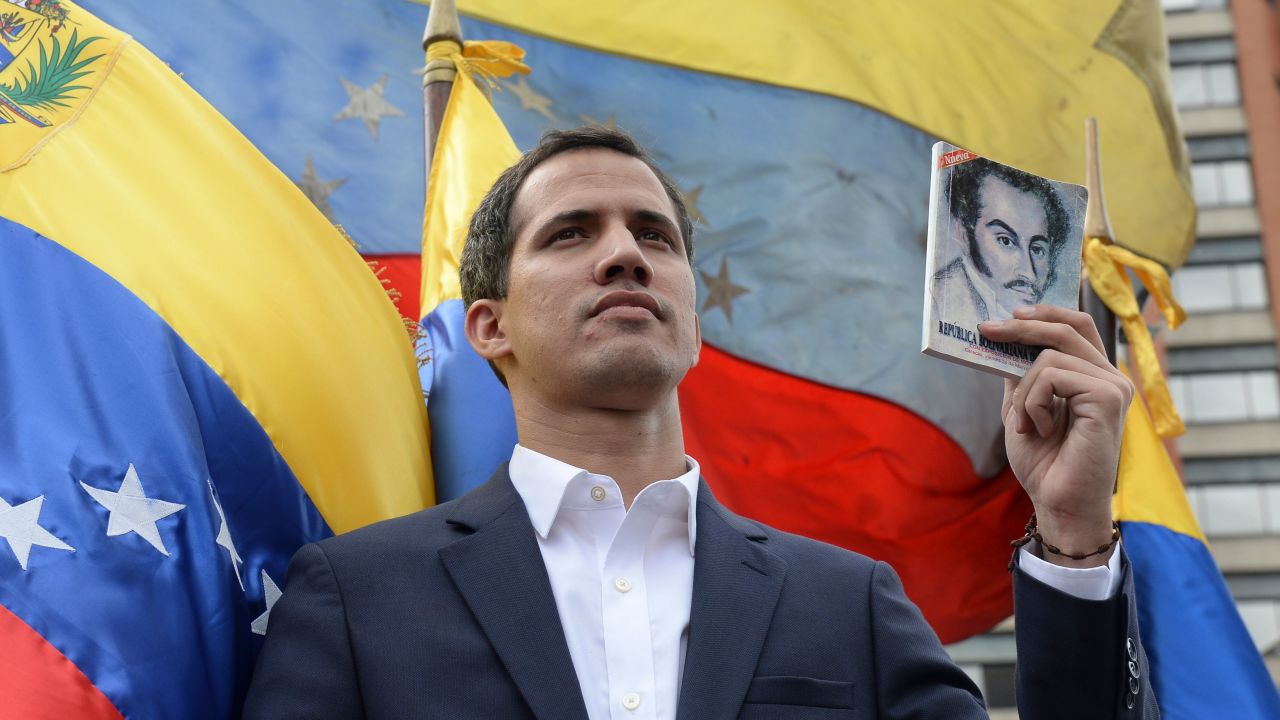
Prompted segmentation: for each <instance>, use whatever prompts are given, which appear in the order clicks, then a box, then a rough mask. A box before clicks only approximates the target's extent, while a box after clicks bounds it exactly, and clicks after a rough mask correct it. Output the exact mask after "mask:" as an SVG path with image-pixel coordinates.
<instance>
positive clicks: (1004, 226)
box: [987, 220, 1018, 238]
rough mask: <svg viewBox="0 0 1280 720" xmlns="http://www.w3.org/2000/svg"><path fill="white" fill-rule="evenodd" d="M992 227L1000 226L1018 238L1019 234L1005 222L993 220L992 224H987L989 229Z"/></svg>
mask: <svg viewBox="0 0 1280 720" xmlns="http://www.w3.org/2000/svg"><path fill="white" fill-rule="evenodd" d="M992 225H999V226H1000V227H1002V228H1004V231H1005V232H1007V233H1009V234H1010V235H1012V236H1014V237H1015V238H1016V237H1018V233H1017V232H1016V231H1015V230H1014V229H1013V228H1011V227H1009V226H1008V225H1006V224H1005V222H1004V221H1003V220H992V221H991V222H989V223H987V227H991V226H992Z"/></svg>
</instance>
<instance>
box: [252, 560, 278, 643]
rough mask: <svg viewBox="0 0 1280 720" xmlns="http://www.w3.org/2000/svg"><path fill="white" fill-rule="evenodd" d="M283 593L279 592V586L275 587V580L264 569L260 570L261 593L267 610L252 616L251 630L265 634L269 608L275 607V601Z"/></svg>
mask: <svg viewBox="0 0 1280 720" xmlns="http://www.w3.org/2000/svg"><path fill="white" fill-rule="evenodd" d="M283 594H284V593H282V592H280V588H278V587H276V584H275V582H273V581H272V580H271V576H270V575H268V574H267V571H266V570H263V571H262V595H263V597H264V599H266V601H267V611H266V612H264V613H262V614H261V615H259V616H258V617H256V618H254V620H253V625H252V630H253V631H254V632H255V633H257V634H259V635H266V634H267V623H268V622H269V621H270V620H271V608H273V607H275V604H276V601H277V600H279V599H280V596H281V595H283Z"/></svg>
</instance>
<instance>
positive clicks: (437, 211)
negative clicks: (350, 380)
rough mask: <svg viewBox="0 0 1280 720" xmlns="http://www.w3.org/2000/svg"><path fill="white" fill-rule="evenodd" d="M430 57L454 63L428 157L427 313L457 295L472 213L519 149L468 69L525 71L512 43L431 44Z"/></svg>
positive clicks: (494, 73)
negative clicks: (453, 76)
mask: <svg viewBox="0 0 1280 720" xmlns="http://www.w3.org/2000/svg"><path fill="white" fill-rule="evenodd" d="M430 50H431V51H430V52H429V53H428V55H427V59H428V61H430V60H434V59H437V58H439V57H451V58H453V59H454V64H455V65H456V67H457V68H458V75H457V78H456V79H455V80H454V82H453V89H452V90H450V92H449V105H448V107H447V108H446V109H445V113H444V121H443V122H442V123H441V125H440V135H439V137H438V138H437V139H436V149H435V154H434V156H433V157H432V159H431V174H430V177H429V178H428V179H427V206H426V212H425V214H424V216H423V219H422V304H421V305H420V307H421V311H420V312H421V313H422V314H423V315H426V314H427V313H430V312H431V311H432V310H434V309H435V308H436V306H437V305H439V304H440V303H441V302H442V301H444V300H456V299H458V298H460V297H462V291H461V288H460V287H459V284H458V263H459V261H460V260H461V258H462V245H463V242H464V241H466V239H467V228H468V226H469V224H470V222H471V214H472V213H473V212H474V211H475V209H476V205H478V204H479V203H480V199H481V198H482V197H484V194H485V193H486V192H488V190H489V188H490V187H491V186H492V185H493V182H494V180H496V179H497V178H498V175H500V174H502V171H503V170H506V169H507V168H508V167H510V166H511V165H512V164H514V163H515V162H516V160H518V159H520V151H519V150H518V149H517V148H516V144H515V143H514V142H513V141H512V140H511V135H510V134H508V133H507V129H506V127H504V126H503V124H502V120H501V119H500V118H499V117H498V114H497V113H496V112H494V110H493V106H492V105H490V104H489V100H488V98H486V97H485V96H484V93H483V92H481V91H480V88H479V87H478V86H477V85H476V82H475V79H474V77H473V74H478V75H480V76H481V77H483V78H492V77H508V76H510V75H511V74H513V73H522V74H528V72H529V68H528V67H526V66H525V65H524V64H523V63H522V62H520V59H521V58H522V57H523V56H524V51H523V50H520V48H518V47H516V46H515V45H512V44H510V43H502V42H467V43H464V45H463V48H461V52H459V48H458V46H457V44H456V43H434V44H433V45H432V46H431V49H430Z"/></svg>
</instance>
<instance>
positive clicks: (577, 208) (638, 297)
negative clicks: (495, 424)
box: [494, 148, 701, 410]
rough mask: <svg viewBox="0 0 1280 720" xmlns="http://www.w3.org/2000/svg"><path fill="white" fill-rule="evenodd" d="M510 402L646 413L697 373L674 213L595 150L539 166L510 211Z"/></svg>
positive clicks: (644, 183) (633, 171)
mask: <svg viewBox="0 0 1280 720" xmlns="http://www.w3.org/2000/svg"><path fill="white" fill-rule="evenodd" d="M511 219H512V226H513V228H514V229H515V245H514V247H513V248H512V253H511V266H510V274H509V283H508V288H507V297H506V299H505V300H502V301H500V302H496V303H495V304H494V305H495V308H496V311H495V312H496V313H497V315H498V326H499V328H500V330H501V333H502V335H503V337H504V338H505V339H506V341H507V342H508V345H507V352H508V354H507V355H506V356H505V357H503V358H501V359H499V360H498V362H499V367H500V368H502V370H503V372H504V374H505V375H506V377H507V381H508V383H509V385H510V386H511V390H512V393H513V395H515V394H517V393H520V392H526V393H529V392H531V393H533V396H532V397H535V398H537V399H538V400H539V401H542V402H548V403H562V402H567V403H570V404H574V403H578V404H585V405H590V406H592V407H608V408H612V409H628V410H634V409H640V408H643V407H646V406H652V405H653V404H654V403H656V402H657V401H659V400H660V399H662V398H663V397H665V396H667V395H668V394H669V393H670V391H672V390H674V388H675V386H676V385H677V384H679V382H680V380H681V379H682V378H683V377H684V375H685V373H686V372H687V371H688V370H689V368H690V367H692V366H693V365H694V364H695V363H696V362H697V357H698V350H699V348H700V346H701V338H700V335H699V330H698V320H697V316H696V314H695V312H694V300H695V298H694V287H695V286H694V280H693V269H692V268H691V267H690V265H689V261H688V258H687V255H686V253H685V246H684V241H683V239H682V238H681V236H680V230H679V226H678V225H677V223H676V214H675V208H674V206H673V205H672V203H671V199H670V198H669V197H667V194H666V192H665V191H664V190H663V188H662V185H661V183H659V181H658V179H657V177H656V176H655V175H654V174H653V172H652V171H651V170H649V168H648V166H646V165H645V164H644V163H643V162H642V161H640V160H638V159H636V158H633V157H629V156H627V155H624V154H622V153H618V152H614V151H612V150H606V149H603V148H590V149H582V150H574V151H569V152H566V153H562V154H560V155H556V156H554V157H552V158H550V159H549V160H547V161H546V162H544V163H542V164H541V165H539V166H538V167H537V168H535V169H534V171H533V172H532V173H530V175H529V176H528V178H526V179H525V182H524V184H523V185H522V186H521V188H520V190H519V192H518V194H517V196H516V199H515V204H514V205H513V207H512V210H511Z"/></svg>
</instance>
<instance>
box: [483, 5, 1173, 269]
mask: <svg viewBox="0 0 1280 720" xmlns="http://www.w3.org/2000/svg"><path fill="white" fill-rule="evenodd" d="M459 6H460V9H461V10H462V11H463V12H464V13H467V14H470V15H474V16H476V17H479V18H482V19H485V20H488V21H491V22H495V23H499V24H502V25H506V26H508V27H513V28H516V29H519V30H521V31H525V32H529V33H533V34H537V35H542V36H545V37H549V38H552V39H555V40H559V41H563V42H568V43H573V44H576V45H580V46H583V47H587V48H591V49H594V50H600V51H604V52H608V53H613V54H616V55H624V56H628V57H633V58H637V59H640V60H647V61H651V62H657V63H663V64H668V65H675V66H679V67H684V68H689V69H693V70H698V71H702V72H707V73H715V74H719V75H726V76H730V77H738V78H743V79H746V80H752V81H756V82H761V83H768V84H772V85H778V86H782V87H788V88H796V89H800V90H807V91H810V92H816V93H822V94H825V95H831V96H834V97H840V98H845V99H847V100H852V101H854V102H858V103H863V104H865V105H867V106H870V107H872V108H875V109H877V110H880V111H882V112H884V113H886V114H888V115H890V116H892V117H895V118H897V119H899V120H901V121H903V122H906V123H908V124H910V125H913V126H915V127H917V128H920V129H921V130H923V131H924V132H926V133H929V134H932V135H936V136H938V137H939V138H941V139H944V140H947V141H949V142H953V143H955V144H957V145H960V146H962V147H965V148H967V149H970V150H973V151H975V152H977V153H979V154H981V155H986V156H989V157H992V158H995V159H997V160H999V161H1001V162H1004V163H1008V164H1011V165H1016V166H1018V167H1021V168H1025V169H1027V170H1030V171H1032V172H1035V173H1038V174H1040V175H1045V176H1048V177H1053V178H1058V179H1061V180H1068V181H1072V182H1077V183H1083V181H1084V174H1083V168H1084V149H1083V144H1082V143H1081V142H1080V136H1081V134H1080V128H1082V127H1083V126H1084V120H1085V118H1087V117H1090V116H1094V117H1097V118H1098V122H1099V127H1100V128H1101V132H1102V136H1101V144H1102V153H1103V155H1104V156H1105V157H1111V158H1121V157H1123V158H1124V162H1123V163H1120V162H1112V163H1110V164H1108V166H1107V168H1106V170H1107V200H1108V204H1109V206H1110V207H1111V208H1112V213H1111V218H1112V221H1113V223H1114V225H1115V230H1116V237H1121V238H1125V239H1126V241H1125V245H1126V246H1127V247H1129V248H1130V249H1132V250H1134V251H1135V252H1138V253H1139V254H1141V255H1143V256H1146V257H1150V258H1154V259H1156V260H1159V261H1160V262H1162V263H1165V264H1166V265H1180V264H1181V263H1182V261H1183V260H1184V259H1185V258H1186V255H1187V253H1188V252H1190V250H1191V245H1192V243H1193V242H1194V240H1195V209H1194V204H1193V202H1192V200H1191V191H1190V179H1189V165H1188V160H1187V154H1186V147H1185V144H1184V143H1183V141H1182V139H1181V134H1180V132H1179V130H1178V126H1177V119H1176V117H1175V116H1174V114H1173V112H1172V107H1173V104H1172V102H1171V100H1170V90H1169V68H1168V57H1167V51H1166V47H1165V37H1164V17H1163V14H1162V12H1161V7H1160V3H1159V2H1157V0H1076V1H1075V2H1015V1H1014V0H988V1H986V2H955V1H954V0H913V1H911V2H903V0H862V1H861V2H857V3H832V2H826V1H824V0H790V1H788V2H776V1H770V0H744V1H743V2H736V3H733V4H732V5H731V6H726V5H724V4H721V3H712V2H685V1H684V0H652V1H651V2H644V3H636V2H628V1H626V0H597V2H591V3H583V2H577V0H545V1H544V2H538V3H512V2H507V1H506V0H460V2H459ZM656 101H660V99H659V100H656Z"/></svg>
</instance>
